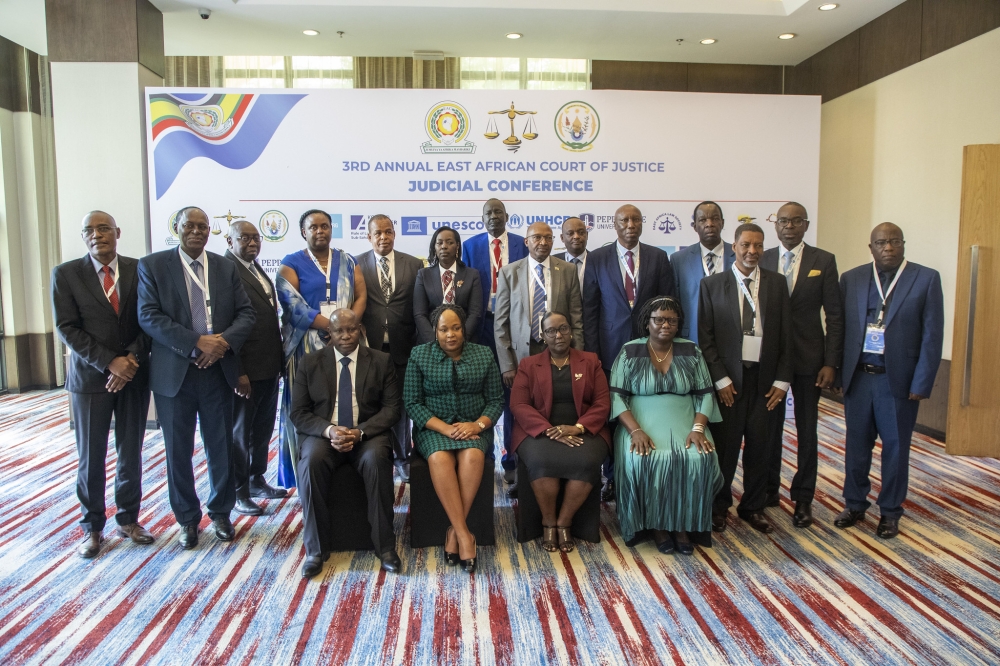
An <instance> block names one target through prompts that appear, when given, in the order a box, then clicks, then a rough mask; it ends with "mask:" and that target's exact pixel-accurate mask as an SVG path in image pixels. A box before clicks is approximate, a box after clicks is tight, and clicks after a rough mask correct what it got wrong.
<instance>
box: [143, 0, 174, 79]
mask: <svg viewBox="0 0 1000 666" xmlns="http://www.w3.org/2000/svg"><path fill="white" fill-rule="evenodd" d="M136 34H137V38H138V40H139V64H140V65H142V66H143V67H145V68H146V69H148V70H149V71H151V72H153V73H154V74H158V75H160V76H166V73H167V67H166V62H165V61H164V56H163V14H162V13H160V10H159V9H157V8H156V7H154V6H153V3H151V2H150V1H149V0H137V2H136Z"/></svg>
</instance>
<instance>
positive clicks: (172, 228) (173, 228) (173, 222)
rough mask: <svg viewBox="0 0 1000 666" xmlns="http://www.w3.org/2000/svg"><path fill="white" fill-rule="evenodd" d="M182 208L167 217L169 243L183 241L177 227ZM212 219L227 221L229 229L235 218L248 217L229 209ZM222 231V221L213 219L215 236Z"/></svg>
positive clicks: (173, 243) (286, 222) (167, 240)
mask: <svg viewBox="0 0 1000 666" xmlns="http://www.w3.org/2000/svg"><path fill="white" fill-rule="evenodd" d="M181 210H183V209H180V210H175V211H174V212H173V213H171V214H170V215H169V217H167V231H169V232H170V235H169V236H167V239H166V243H167V245H179V244H180V242H181V241H180V235H179V229H178V228H177V216H178V215H179V214H180V212H181ZM275 212H277V211H275ZM212 219H213V220H225V221H226V225H227V229H228V225H230V224H232V223H233V222H234V221H235V220H245V219H247V218H246V215H233V211H232V210H227V211H226V214H225V215H216V216H215V217H213V218H212ZM287 224H288V221H287V220H285V225H286V227H287ZM221 233H222V224H221V223H220V222H215V221H213V222H212V235H213V236H218V235H219V234H221Z"/></svg>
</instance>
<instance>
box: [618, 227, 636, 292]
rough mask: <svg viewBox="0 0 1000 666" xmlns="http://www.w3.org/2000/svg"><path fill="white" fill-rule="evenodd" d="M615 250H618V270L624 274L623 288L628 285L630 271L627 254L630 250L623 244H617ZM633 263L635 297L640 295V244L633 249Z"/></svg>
mask: <svg viewBox="0 0 1000 666" xmlns="http://www.w3.org/2000/svg"><path fill="white" fill-rule="evenodd" d="M615 249H616V250H618V268H619V269H621V273H622V286H625V284H627V280H628V271H627V270H626V267H627V266H628V257H626V256H625V253H626V252H628V248H627V247H625V246H624V245H622V244H621V242H619V241H616V242H615ZM632 263H633V264H635V275H633V276H632V282H633V283H634V284H635V295H636V296H638V295H639V243H636V244H635V247H634V248H632Z"/></svg>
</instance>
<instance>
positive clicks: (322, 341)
mask: <svg viewBox="0 0 1000 666" xmlns="http://www.w3.org/2000/svg"><path fill="white" fill-rule="evenodd" d="M299 231H300V233H301V234H302V238H304V239H305V241H306V246H307V247H306V249H304V250H299V251H298V252H293V253H292V254H289V255H287V256H286V257H285V258H284V259H282V260H281V268H279V269H278V279H277V280H275V283H274V284H275V288H276V289H277V290H278V301H279V302H280V303H281V337H282V339H283V340H284V341H285V343H284V350H285V374H284V375H283V378H284V385H285V390H284V391H283V392H282V394H281V416H280V419H279V421H278V422H279V429H278V433H279V435H278V436H279V438H280V441H281V450H280V457H279V462H278V483H279V484H281V485H282V486H284V487H286V488H291V487H293V486H295V466H296V463H297V462H298V459H299V452H298V444H297V442H296V439H295V426H293V425H292V423H291V421H290V419H289V413H290V411H291V407H292V392H291V391H290V390H289V387H290V386H292V384H293V383H294V381H295V368H296V366H297V365H298V362H299V360H301V358H302V357H303V356H304V355H305V354H308V353H310V352H313V351H316V350H318V349H322V348H323V347H325V346H326V343H327V341H328V340H329V338H330V336H329V334H328V333H327V332H326V331H327V328H328V327H329V326H330V319H329V317H330V315H331V314H333V312H334V311H336V310H337V309H339V308H347V309H349V310H353V311H354V314H356V315H357V316H358V319H361V316H362V315H363V314H364V313H365V304H366V302H367V300H368V292H367V290H366V289H365V278H364V276H363V275H362V274H361V267H360V266H358V265H356V264H355V263H354V259H353V257H351V255H349V254H347V253H346V252H344V251H343V250H339V249H336V248H332V247H330V239H331V237H332V235H333V233H332V232H333V225H332V222H331V220H330V215H329V214H328V213H326V212H325V211H322V210H307V211H306V212H305V213H303V214H302V217H300V218H299Z"/></svg>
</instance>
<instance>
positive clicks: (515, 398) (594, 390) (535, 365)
mask: <svg viewBox="0 0 1000 666" xmlns="http://www.w3.org/2000/svg"><path fill="white" fill-rule="evenodd" d="M551 363H552V356H551V355H550V354H549V350H548V349H546V350H545V351H543V352H542V353H541V354H535V355H534V356H528V357H527V358H525V359H522V360H521V363H520V364H519V365H518V368H517V376H516V377H515V378H514V385H513V386H512V387H511V389H510V411H511V412H512V413H513V414H514V433H513V437H512V438H511V442H512V446H511V450H513V451H516V450H517V447H518V446H519V445H520V444H521V442H523V441H524V438H525V437H540V436H541V435H542V434H543V433H544V432H545V431H546V430H548V429H549V428H551V427H552V424H551V423H549V415H550V414H552V370H551V367H550V366H551ZM569 369H570V372H571V373H573V402H575V403H576V413H577V414H578V415H579V418H578V419H577V421H579V423H580V425H582V426H583V427H584V428H586V429H587V432H588V433H590V434H591V435H600V436H601V437H602V438H604V441H605V442H607V444H608V446H609V447H610V446H611V431H610V430H609V429H608V414H610V413H611V393H610V392H609V389H608V378H607V377H606V376H605V375H604V372H603V370H601V361H600V359H599V358H597V355H596V354H591V353H590V352H585V351H579V350H577V349H572V348H571V349H570V350H569Z"/></svg>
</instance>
